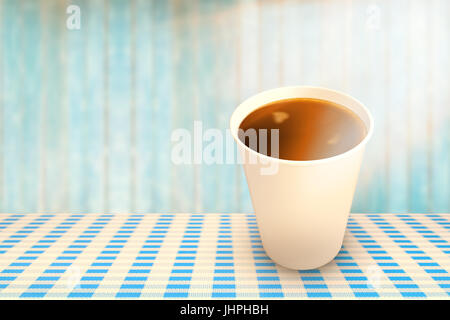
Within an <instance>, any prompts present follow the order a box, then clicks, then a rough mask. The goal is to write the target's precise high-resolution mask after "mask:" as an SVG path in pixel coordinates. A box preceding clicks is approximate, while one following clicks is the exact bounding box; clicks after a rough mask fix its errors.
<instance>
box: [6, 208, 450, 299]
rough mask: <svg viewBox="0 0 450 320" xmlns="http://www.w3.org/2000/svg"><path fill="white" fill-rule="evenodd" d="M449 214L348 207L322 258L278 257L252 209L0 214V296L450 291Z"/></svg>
mask: <svg viewBox="0 0 450 320" xmlns="http://www.w3.org/2000/svg"><path fill="white" fill-rule="evenodd" d="M449 221H450V214H409V215H408V214H352V215H351V216H350V218H349V222H348V227H347V233H346V236H345V240H344V245H343V247H342V249H341V251H340V253H339V255H338V256H337V257H336V258H335V259H334V260H333V261H332V262H331V263H329V264H327V265H326V266H324V267H322V268H320V269H318V270H310V271H293V270H288V269H285V268H283V267H280V266H278V265H276V264H274V263H273V262H272V261H271V260H270V258H268V257H267V256H266V254H265V252H264V249H263V247H262V245H261V240H260V236H259V233H258V229H257V224H256V219H255V216H254V215H252V214H243V213H233V214H26V215H22V214H0V298H1V299H16V298H26V299H30V298H45V299H64V298H78V299H84V298H92V299H110V298H142V299H161V298H168V299H176V298H183V299H205V298H206V299H208V298H237V299H257V298H286V299H309V298H340V299H355V298H358V299H361V298H363V299H364V298H365V299H369V298H370V299H373V298H382V299H394V298H418V299H424V298H433V299H450V275H449V272H450V243H449V241H450V222H449Z"/></svg>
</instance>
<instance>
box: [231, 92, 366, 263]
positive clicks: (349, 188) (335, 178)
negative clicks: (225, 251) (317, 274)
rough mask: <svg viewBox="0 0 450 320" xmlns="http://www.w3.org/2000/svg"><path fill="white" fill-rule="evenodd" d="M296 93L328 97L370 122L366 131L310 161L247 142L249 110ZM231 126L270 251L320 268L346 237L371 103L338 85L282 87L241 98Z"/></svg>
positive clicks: (273, 255) (282, 260) (275, 258)
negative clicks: (243, 132) (340, 149)
mask: <svg viewBox="0 0 450 320" xmlns="http://www.w3.org/2000/svg"><path fill="white" fill-rule="evenodd" d="M291 98H316V99H322V100H328V101H331V102H334V103H337V104H339V105H342V106H344V107H345V108H348V109H349V110H351V111H353V112H354V113H355V114H356V115H357V116H358V117H359V118H360V119H361V120H362V121H363V123H364V124H365V126H366V132H367V133H366V136H365V137H364V139H363V140H362V141H361V142H360V143H359V144H358V145H356V146H355V147H353V148H352V149H350V150H348V151H346V152H344V153H341V154H339V155H336V156H333V157H329V158H324V159H319V160H311V161H292V160H284V159H278V158H273V157H269V156H266V155H263V154H261V153H258V152H256V151H254V150H252V149H250V148H248V147H247V146H246V145H245V144H244V143H242V141H241V140H240V139H239V136H238V132H239V126H240V124H241V122H242V121H243V120H244V119H245V117H246V116H247V115H249V114H250V113H251V112H252V111H254V110H255V109H258V108H260V107H262V106H264V105H266V104H268V103H270V102H273V101H277V100H283V99H291ZM230 127H231V133H232V135H233V137H234V139H235V140H236V143H237V145H238V149H239V152H240V156H241V159H243V167H244V172H245V175H246V178H247V184H248V187H249V190H250V196H251V200H252V204H253V208H254V210H255V214H256V220H257V223H258V228H259V231H260V235H261V240H262V244H263V247H264V249H265V251H266V253H267V255H268V256H269V257H270V258H271V259H272V260H273V261H275V262H276V263H278V264H280V265H281V266H284V267H286V268H289V269H295V270H308V269H315V268H318V267H320V266H323V265H325V264H327V263H328V262H330V261H331V260H333V259H334V257H335V256H336V255H337V254H338V252H339V250H340V248H341V246H342V242H343V240H344V234H345V228H346V226H347V220H348V216H349V213H350V208H351V205H352V200H353V195H354V192H355V187H356V182H357V178H358V173H359V169H360V166H361V161H362V158H363V153H364V149H365V145H366V143H367V141H369V139H370V137H371V135H372V132H373V119H372V116H371V114H370V112H369V111H368V110H367V108H366V107H365V106H364V105H363V104H362V103H361V102H359V101H358V100H356V99H355V98H353V97H351V96H349V95H347V94H345V93H342V92H338V91H335V90H330V89H325V88H319V87H304V86H297V87H283V88H277V89H272V90H268V91H264V92H261V93H259V94H257V95H254V96H252V97H250V98H249V99H247V100H245V101H244V102H243V103H241V104H240V105H239V106H238V107H237V108H236V110H235V111H234V113H233V114H232V116H231V120H230ZM249 159H256V161H249ZM268 168H269V169H270V170H269V169H268Z"/></svg>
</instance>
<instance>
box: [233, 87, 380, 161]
mask: <svg viewBox="0 0 450 320" xmlns="http://www.w3.org/2000/svg"><path fill="white" fill-rule="evenodd" d="M286 89H311V90H317V89H318V90H323V91H328V92H332V93H335V94H337V95H340V96H343V97H345V98H347V99H349V100H353V102H355V103H356V104H358V105H359V107H361V109H362V110H363V111H364V113H365V114H366V115H367V118H368V120H369V123H368V125H367V124H366V123H365V121H364V120H363V119H361V117H360V116H359V115H358V117H359V118H360V119H361V121H363V122H364V123H365V125H366V127H367V134H366V136H365V137H364V139H362V140H361V141H360V142H359V143H358V144H357V145H356V146H354V147H353V148H351V149H349V150H347V151H345V152H343V153H340V154H338V155H335V156H332V157H328V158H322V159H315V160H287V159H281V158H274V157H271V156H267V155H264V154H262V153H259V152H257V151H255V150H253V149H250V148H249V147H247V146H246V145H245V144H244V143H243V142H242V141H241V140H240V139H239V137H238V136H237V130H233V123H232V121H233V118H234V117H235V116H236V112H237V110H238V109H239V108H240V107H241V106H242V105H243V104H245V103H247V101H248V100H250V99H253V98H255V97H257V96H259V95H265V94H269V93H271V92H275V91H279V90H286ZM298 98H310V97H307V96H299V97H298ZM311 98H313V97H311ZM314 98H315V97H314ZM281 99H282V98H280V99H276V100H273V101H277V100H281ZM317 99H320V98H317ZM324 100H326V99H324ZM330 101H331V100H330ZM331 102H333V101H331ZM343 107H345V108H347V109H350V108H348V107H347V106H346V105H343ZM254 110H256V109H254ZM254 110H253V111H254ZM253 111H252V112H253ZM249 114H250V113H249ZM247 115H248V114H247ZM242 120H243V119H242ZM373 125H374V124H373V117H372V114H371V113H370V111H369V109H367V107H366V106H365V105H364V104H363V103H362V102H361V101H359V100H358V99H356V98H354V97H352V96H351V95H349V94H347V93H344V92H342V91H339V90H334V89H329V88H325V87H320V86H284V87H277V88H273V89H269V90H265V91H261V92H258V93H257V94H254V95H252V96H250V97H248V98H247V99H245V100H244V101H242V102H241V103H240V104H239V105H238V106H237V108H236V109H235V110H234V111H233V113H232V114H231V117H230V131H231V135H232V136H233V138H234V140H235V141H236V143H237V144H238V146H240V147H241V148H243V149H244V150H246V151H248V152H249V153H250V154H253V155H255V156H257V157H260V158H262V159H265V161H276V162H279V163H284V164H288V165H294V166H312V165H319V164H326V163H329V162H333V161H336V160H339V159H342V158H347V157H349V156H351V155H352V154H354V153H355V152H357V151H358V150H360V149H361V148H363V147H364V146H365V145H366V144H367V142H368V141H369V140H370V138H371V137H372V134H373ZM238 129H239V126H238Z"/></svg>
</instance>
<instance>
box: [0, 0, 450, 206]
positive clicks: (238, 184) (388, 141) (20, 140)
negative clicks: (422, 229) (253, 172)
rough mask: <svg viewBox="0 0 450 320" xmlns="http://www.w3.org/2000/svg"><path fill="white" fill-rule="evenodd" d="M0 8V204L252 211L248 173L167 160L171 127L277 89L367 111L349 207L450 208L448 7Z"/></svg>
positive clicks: (183, 4) (442, 1)
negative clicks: (74, 16) (343, 96)
mask: <svg viewBox="0 0 450 320" xmlns="http://www.w3.org/2000/svg"><path fill="white" fill-rule="evenodd" d="M70 4H76V5H78V6H79V7H80V8H81V29H80V30H68V29H67V28H66V19H67V17H68V15H67V14H66V8H67V6H68V5H70ZM0 17H1V19H0V24H1V26H0V33H1V42H0V61H1V63H0V75H1V77H0V98H1V99H0V129H1V130H0V212H30V211H48V212H61V211H71V212H80V211H89V212H92V211H96V212H100V211H139V212H161V211H171V212H180V211H185V212H189V211H197V212H229V211H233V212H237V211H245V212H248V211H252V208H251V203H250V199H249V194H248V189H247V185H246V183H245V179H244V176H243V173H242V170H241V168H240V167H239V166H236V165H196V166H194V165H192V166H188V165H184V166H177V165H174V164H173V163H172V162H171V158H170V154H171V153H170V151H171V143H170V135H171V132H172V131H173V130H174V129H176V128H187V129H189V130H192V127H193V122H194V120H201V121H203V127H204V128H205V129H207V128H220V129H225V128H227V127H228V119H229V117H230V114H231V113H232V111H233V109H234V108H235V107H236V106H237V105H238V103H239V102H240V101H242V100H243V99H245V98H246V97H248V96H250V95H252V94H254V93H257V92H258V91H261V90H265V89H268V88H273V87H278V86H284V85H319V86H326V87H330V88H335V89H339V90H344V91H346V92H349V93H350V94H352V95H354V96H355V97H357V98H358V99H360V100H361V101H363V102H364V103H365V104H366V105H367V106H368V107H369V109H370V110H371V111H372V112H373V115H374V118H375V124H376V130H375V134H374V136H373V139H372V141H371V142H370V144H369V145H368V148H367V153H366V157H365V162H364V165H363V167H362V170H361V174H360V179H359V184H358V188H357V192H356V195H355V200H354V205H353V209H352V210H353V211H354V212H449V211H450V207H449V198H450V185H449V177H450V170H449V166H450V159H449V152H450V132H449V130H450V129H449V127H450V125H449V110H450V84H449V83H450V82H449V74H450V2H449V1H446V0H431V1H430V0H416V1H408V0H398V1H381V0H380V1H376V0H370V1H366V0H362V1H356V0H355V1H350V0H335V1H312V0H309V1H308V0H305V1H290V0H283V1H254V0H253V1H252V0H247V1H237V0H220V1H213V0H205V1H201V0H189V1H188V0H184V1H183V0H178V1H157V0H155V1H144V0H138V1H130V2H127V1H91V0H89V1H87V0H79V1H56V0H55V1H43V0H41V1H35V0H21V1H16V0H0Z"/></svg>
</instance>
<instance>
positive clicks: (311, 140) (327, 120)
mask: <svg viewBox="0 0 450 320" xmlns="http://www.w3.org/2000/svg"><path fill="white" fill-rule="evenodd" d="M239 128H240V129H242V130H244V131H245V132H248V131H247V130H248V129H255V130H256V136H257V139H258V143H251V141H250V139H249V137H248V136H244V135H241V136H240V139H241V141H242V142H243V143H244V144H245V145H247V147H249V148H252V149H253V150H255V151H257V152H260V153H262V154H265V155H269V156H275V157H277V158H280V159H286V160H304V161H305V160H317V159H323V158H329V157H332V156H335V155H338V154H341V153H343V152H346V151H348V150H350V149H352V148H353V147H355V146H356V145H358V144H359V143H360V142H361V141H362V140H363V139H364V137H365V135H366V133H367V130H366V126H365V125H364V123H363V121H362V120H361V119H360V118H359V117H358V116H357V115H356V114H355V113H354V112H353V111H351V110H349V109H348V108H345V107H343V106H341V105H339V104H336V103H333V102H330V101H326V100H320V99H312V98H295V99H286V100H279V101H274V102H271V103H269V104H267V105H264V106H262V107H260V108H258V109H256V110H255V111H253V112H252V113H250V114H249V115H248V116H247V117H246V118H245V119H244V120H243V121H242V123H241V124H240V126H239ZM260 129H266V130H261V131H260ZM271 129H279V131H278V134H279V145H278V149H279V150H276V148H275V147H276V146H272V145H271V140H272V139H271ZM264 132H267V136H266V134H263V133H264ZM259 140H264V143H263V144H261V145H260V143H261V141H259ZM266 143H267V144H266ZM272 143H273V142H272ZM265 144H266V146H265V147H264V145H265ZM272 149H273V150H275V152H273V154H272V151H271V150H272ZM276 151H278V156H277V154H276Z"/></svg>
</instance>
